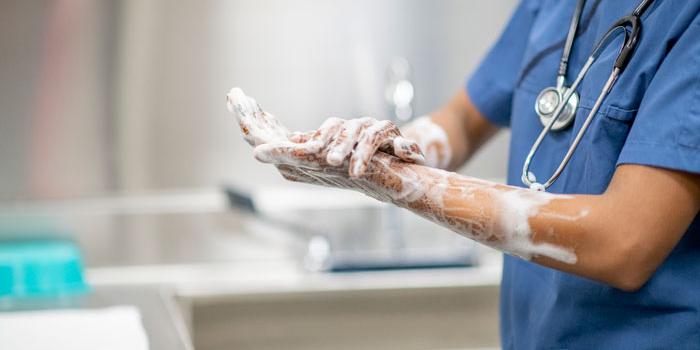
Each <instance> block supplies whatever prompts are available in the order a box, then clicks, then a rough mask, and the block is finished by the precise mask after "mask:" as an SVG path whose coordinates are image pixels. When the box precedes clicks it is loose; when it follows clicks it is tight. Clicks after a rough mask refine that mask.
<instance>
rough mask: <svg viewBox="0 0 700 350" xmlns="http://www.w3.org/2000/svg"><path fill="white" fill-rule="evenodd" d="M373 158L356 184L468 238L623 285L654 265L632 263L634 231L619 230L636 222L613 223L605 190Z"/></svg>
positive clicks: (635, 281)
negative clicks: (532, 185) (554, 187)
mask: <svg viewBox="0 0 700 350" xmlns="http://www.w3.org/2000/svg"><path fill="white" fill-rule="evenodd" d="M375 158H376V159H374V160H373V162H372V166H371V167H370V172H369V173H368V176H367V178H366V179H365V181H366V182H367V183H366V184H364V185H362V186H360V187H361V188H362V187H364V190H361V191H364V192H365V193H368V192H370V193H369V194H370V195H372V196H373V197H375V198H378V199H380V200H383V201H388V202H391V203H393V204H396V205H398V206H401V207H404V208H407V209H409V210H411V211H413V212H414V213H416V214H418V215H420V216H423V217H425V218H427V219H429V220H431V221H433V222H435V223H438V224H440V225H442V226H445V227H447V228H449V229H451V230H453V231H455V232H457V233H459V234H461V235H463V236H465V237H467V238H470V239H473V240H475V241H477V242H480V243H483V244H485V245H487V246H490V247H493V248H495V249H498V250H500V251H503V252H504V253H508V254H511V255H515V256H518V257H521V258H524V259H527V260H531V261H533V262H536V263H538V264H541V265H544V266H548V267H552V268H556V269H558V270H561V271H565V272H569V273H573V274H577V275H580V276H583V277H587V278H591V279H595V280H598V281H601V282H603V283H607V284H610V285H612V286H616V287H618V288H622V289H633V288H634V286H635V285H637V284H639V283H640V282H639V281H640V280H642V281H643V280H644V278H645V277H644V276H647V277H648V275H649V274H650V273H651V272H653V270H652V271H638V270H634V269H635V268H637V266H635V265H634V264H632V263H631V262H632V260H633V259H634V258H633V255H635V254H638V253H642V252H638V251H637V252H635V251H633V249H634V246H635V244H634V241H633V240H630V239H625V237H627V238H631V237H633V234H634V233H633V232H627V233H626V232H624V231H625V230H629V231H631V230H634V227H635V226H634V225H629V224H622V225H619V223H618V224H617V225H616V224H615V223H616V222H619V221H620V220H621V219H620V218H616V217H614V216H615V214H614V213H615V211H614V210H613V208H612V207H611V206H610V205H608V204H607V203H608V201H607V200H606V198H605V196H604V195H598V196H590V195H556V194H550V193H545V192H537V191H531V190H529V189H523V188H517V187H511V186H505V185H501V184H496V183H492V182H488V181H484V180H480V179H475V178H470V177H466V176H462V175H459V174H456V173H450V172H446V171H441V170H438V169H432V168H427V167H423V166H420V165H415V164H406V163H403V162H399V161H396V160H395V158H391V157H384V156H383V155H378V156H377V157H375ZM367 187H370V190H369V191H367V190H366V189H367ZM635 256H640V257H642V256H646V255H644V254H641V255H635ZM626 274H627V275H626Z"/></svg>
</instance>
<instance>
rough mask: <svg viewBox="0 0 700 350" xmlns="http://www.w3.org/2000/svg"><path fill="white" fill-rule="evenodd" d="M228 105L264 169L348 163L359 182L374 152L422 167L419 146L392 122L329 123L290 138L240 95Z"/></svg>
mask: <svg viewBox="0 0 700 350" xmlns="http://www.w3.org/2000/svg"><path fill="white" fill-rule="evenodd" d="M228 102H229V109H230V110H232V111H233V112H235V113H236V114H237V116H238V120H239V124H240V126H241V130H242V131H243V134H244V137H245V138H246V140H247V141H248V143H250V144H251V145H252V146H255V147H256V148H255V157H256V159H258V160H259V161H261V162H264V163H274V164H287V165H294V166H299V167H306V168H319V167H342V166H344V163H345V162H346V161H348V162H349V164H348V165H347V167H348V174H349V175H350V177H352V178H359V177H361V176H363V175H364V174H365V172H366V171H367V167H368V165H369V162H370V160H371V159H372V157H373V156H374V155H375V154H376V153H377V152H378V151H381V152H384V153H386V154H390V155H394V156H396V157H398V158H400V159H402V160H403V161H406V162H410V163H422V162H423V161H424V157H423V155H422V153H421V151H420V149H419V147H418V145H417V144H416V143H415V142H413V141H409V140H407V139H405V138H404V137H403V136H401V132H400V131H399V129H398V128H397V127H396V125H394V123H392V122H390V121H378V120H375V119H372V118H360V119H351V120H343V119H339V118H329V119H328V120H326V121H325V122H324V123H323V124H322V125H321V127H320V128H319V129H318V130H315V131H312V132H308V133H290V132H289V131H287V129H286V128H284V127H283V126H282V125H281V124H280V123H279V122H278V121H277V119H276V118H274V117H273V116H272V115H271V114H269V113H266V112H265V111H263V110H262V109H261V108H260V106H259V105H258V104H257V103H256V102H255V100H253V99H252V98H250V97H248V96H245V94H243V91H241V90H240V89H238V88H234V89H232V90H231V92H230V93H229V96H228Z"/></svg>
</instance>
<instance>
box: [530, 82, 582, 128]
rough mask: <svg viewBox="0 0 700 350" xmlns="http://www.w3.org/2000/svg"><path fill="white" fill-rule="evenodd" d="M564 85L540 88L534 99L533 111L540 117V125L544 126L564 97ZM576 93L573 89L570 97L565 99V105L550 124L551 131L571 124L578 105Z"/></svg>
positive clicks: (552, 116)
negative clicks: (540, 90)
mask: <svg viewBox="0 0 700 350" xmlns="http://www.w3.org/2000/svg"><path fill="white" fill-rule="evenodd" d="M567 90H568V89H567V88H566V87H561V88H556V87H548V88H545V89H544V90H542V92H540V94H539V95H537V99H536V100H535V112H537V115H538V116H539V117H540V122H542V125H544V126H546V125H547V124H549V123H550V121H551V120H552V118H554V112H555V111H556V109H557V107H558V106H559V104H560V103H561V102H562V100H563V99H564V95H565V94H566V92H567ZM578 102H579V99H578V93H577V92H575V91H574V93H573V94H572V95H571V97H570V98H569V99H568V100H567V101H566V106H565V107H564V109H563V110H562V111H561V113H560V114H559V117H558V118H557V120H556V121H555V122H554V124H553V125H552V129H551V130H553V131H559V130H564V129H566V128H568V127H569V125H571V123H572V122H573V121H574V117H575V116H576V108H577V107H578Z"/></svg>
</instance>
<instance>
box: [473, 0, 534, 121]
mask: <svg viewBox="0 0 700 350" xmlns="http://www.w3.org/2000/svg"><path fill="white" fill-rule="evenodd" d="M538 8H539V3H538V1H528V0H523V1H521V2H520V4H519V5H518V7H517V9H516V10H515V13H513V15H512V17H511V19H510V21H509V22H508V24H507V26H506V27H505V30H504V31H503V33H501V36H500V38H499V39H498V40H497V41H496V43H495V44H494V45H493V46H492V47H491V49H490V51H489V52H488V54H487V55H486V57H485V58H484V59H483V60H482V61H481V63H480V65H479V67H478V68H477V69H476V71H475V72H474V73H473V74H472V76H471V77H470V78H469V79H468V81H467V86H466V90H467V94H468V95H469V97H470V99H471V100H472V102H473V103H474V104H475V106H476V108H477V109H479V111H480V112H481V113H482V114H483V115H484V116H485V117H486V118H487V119H488V120H489V121H491V122H492V123H494V124H496V125H501V126H508V125H510V113H511V100H512V97H513V91H514V90H515V84H516V82H517V79H518V74H519V72H520V66H521V62H522V60H523V56H524V53H525V49H526V48H527V44H528V37H529V34H530V28H531V27H532V23H533V22H534V20H535V17H536V15H537V9H538Z"/></svg>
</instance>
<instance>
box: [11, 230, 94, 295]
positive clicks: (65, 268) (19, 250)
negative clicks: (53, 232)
mask: <svg viewBox="0 0 700 350" xmlns="http://www.w3.org/2000/svg"><path fill="white" fill-rule="evenodd" d="M88 290H89V288H88V286H87V285H86V284H85V280H84V278H83V262H82V258H81V255H80V250H79V249H78V247H77V246H76V245H75V244H74V243H73V242H71V241H68V240H28V241H0V299H1V298H8V297H12V298H14V297H19V298H23V297H57V296H62V295H71V294H80V293H85V292H87V291H88Z"/></svg>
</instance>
